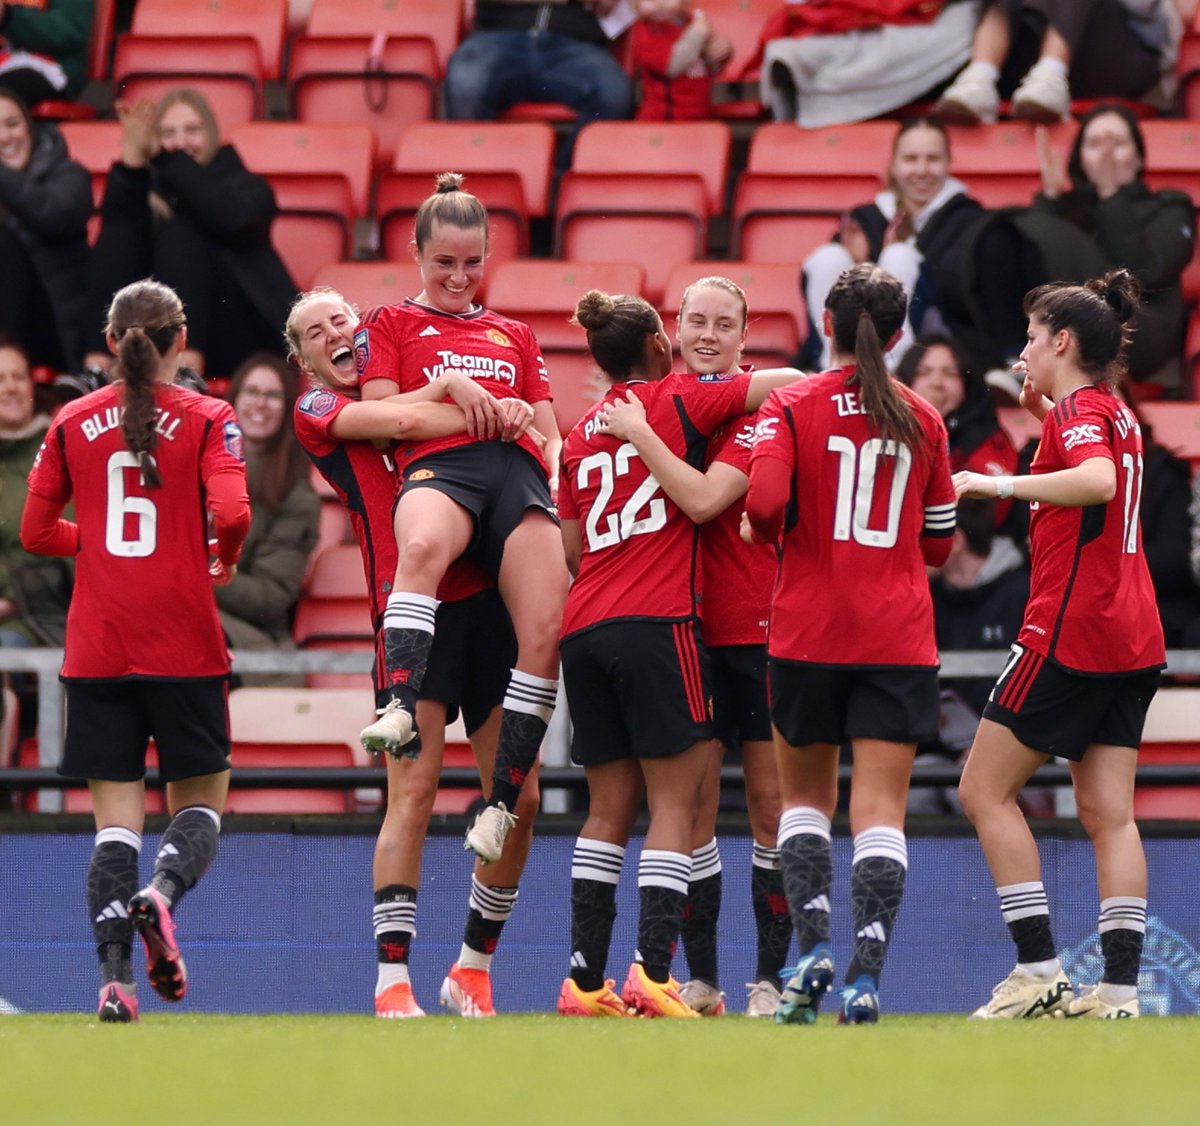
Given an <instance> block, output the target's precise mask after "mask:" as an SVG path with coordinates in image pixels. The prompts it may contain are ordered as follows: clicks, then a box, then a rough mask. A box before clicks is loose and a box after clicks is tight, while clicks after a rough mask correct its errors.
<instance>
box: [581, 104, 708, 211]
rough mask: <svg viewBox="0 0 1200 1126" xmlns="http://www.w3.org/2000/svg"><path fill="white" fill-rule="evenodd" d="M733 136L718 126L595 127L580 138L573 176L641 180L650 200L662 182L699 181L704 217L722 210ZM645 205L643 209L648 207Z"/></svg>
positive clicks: (623, 123) (704, 123)
mask: <svg viewBox="0 0 1200 1126" xmlns="http://www.w3.org/2000/svg"><path fill="white" fill-rule="evenodd" d="M730 146H731V134H730V132H729V126H727V125H724V124H722V123H721V122H717V121H676V122H651V121H593V122H591V124H589V125H585V126H584V127H583V129H581V130H580V132H579V137H578V139H577V140H576V142H575V149H574V151H573V153H572V156H571V172H572V173H573V174H575V175H576V176H579V175H592V174H598V175H604V176H608V175H613V174H619V175H622V176H625V177H626V178H630V179H632V178H637V179H641V178H643V177H645V182H643V184H642V188H643V191H644V194H645V195H647V196H650V197H651V204H652V197H653V194H654V193H655V192H657V191H658V189H659V186H660V185H661V184H662V183H663V180H664V179H665V178H668V177H669V178H672V179H690V178H698V179H699V180H700V182H701V184H702V185H703V188H704V198H705V201H706V214H708V215H718V214H720V213H721V211H722V210H724V207H725V187H726V180H727V179H728V176H729V159H730ZM651 204H648V203H646V202H643V208H645V207H646V206H649V205H651Z"/></svg>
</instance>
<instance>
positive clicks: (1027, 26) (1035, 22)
mask: <svg viewBox="0 0 1200 1126" xmlns="http://www.w3.org/2000/svg"><path fill="white" fill-rule="evenodd" d="M995 3H996V4H998V5H999V7H1000V8H1002V9H1003V10H1004V12H1005V13H1006V14H1007V15H1008V19H1009V26H1010V27H1011V29H1012V45H1011V46H1010V47H1009V50H1008V56H1007V58H1006V59H1005V60H1004V66H1003V67H1002V68H1001V71H1000V96H1001V97H1004V98H1008V97H1011V96H1012V92H1013V90H1014V89H1016V87H1017V84H1018V83H1019V82H1020V81H1021V79H1022V78H1024V77H1025V74H1026V72H1027V71H1028V70H1029V68H1030V67H1031V66H1033V64H1034V63H1035V62H1037V60H1038V56H1039V55H1040V54H1041V50H1042V36H1043V35H1044V34H1045V32H1046V27H1047V25H1049V26H1050V27H1053V28H1054V29H1055V31H1057V32H1058V33H1059V35H1061V36H1062V37H1063V39H1065V40H1066V41H1067V46H1068V47H1070V49H1071V73H1070V79H1069V80H1070V84H1071V96H1072V97H1075V98H1140V97H1141V96H1142V95H1143V94H1145V93H1146V92H1147V91H1149V90H1151V89H1153V87H1154V86H1155V84H1156V83H1157V82H1158V80H1159V78H1160V77H1161V74H1162V64H1161V62H1160V60H1159V57H1158V55H1157V54H1156V53H1155V52H1154V51H1152V50H1151V49H1150V48H1149V47H1147V46H1145V45H1144V44H1143V43H1142V42H1141V41H1140V40H1139V39H1138V38H1137V36H1135V35H1134V33H1133V31H1132V30H1131V28H1130V21H1129V13H1128V12H1127V11H1126V10H1125V8H1124V7H1123V6H1122V5H1121V3H1120V0H1086V2H1084V0H995Z"/></svg>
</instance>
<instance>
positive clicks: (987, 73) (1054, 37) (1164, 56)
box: [934, 0, 1196, 124]
mask: <svg viewBox="0 0 1200 1126" xmlns="http://www.w3.org/2000/svg"><path fill="white" fill-rule="evenodd" d="M1195 7H1196V2H1195V0H1088V2H1087V3H1081V2H1080V0H990V2H989V3H988V4H987V6H986V7H985V8H984V12H983V16H982V17H981V19H980V21H979V26H978V27H977V28H976V30H975V38H974V40H973V42H972V44H971V61H970V63H968V64H967V66H966V68H965V69H964V70H963V71H962V73H961V74H959V76H958V77H957V78H956V79H955V80H954V81H953V82H952V83H951V84H950V86H949V87H948V88H947V89H946V91H945V93H944V94H942V96H941V98H940V99H939V100H938V103H937V106H936V107H935V110H934V112H935V113H936V114H937V116H938V117H939V118H941V119H942V120H945V121H956V122H962V123H967V124H976V123H978V122H993V121H995V120H996V117H997V115H998V113H999V106H1000V99H1001V97H1004V98H1011V99H1012V115H1013V116H1014V117H1018V118H1022V119H1024V120H1026V121H1040V122H1044V123H1047V124H1049V123H1050V122H1054V121H1064V120H1066V118H1067V117H1069V116H1070V112H1071V99H1072V97H1075V98H1142V97H1145V96H1147V95H1150V94H1152V93H1153V92H1154V91H1155V87H1156V86H1159V85H1160V84H1161V83H1163V82H1164V80H1165V81H1166V83H1167V85H1164V86H1163V89H1162V91H1161V94H1162V96H1163V97H1165V98H1166V99H1167V100H1168V102H1169V98H1170V95H1171V92H1172V91H1171V86H1170V83H1171V77H1172V74H1173V71H1174V68H1175V61H1176V59H1177V58H1178V54H1179V41H1180V39H1181V38H1182V35H1183V17H1185V16H1186V18H1188V19H1190V17H1191V14H1192V13H1193V12H1194V10H1195Z"/></svg>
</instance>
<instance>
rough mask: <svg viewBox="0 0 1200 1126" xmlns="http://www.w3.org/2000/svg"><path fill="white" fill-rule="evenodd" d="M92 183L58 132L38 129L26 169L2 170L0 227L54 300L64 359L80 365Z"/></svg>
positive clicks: (45, 126) (46, 127) (52, 310)
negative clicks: (13, 240) (14, 241)
mask: <svg viewBox="0 0 1200 1126" xmlns="http://www.w3.org/2000/svg"><path fill="white" fill-rule="evenodd" d="M91 213H92V181H91V177H90V176H89V175H88V172H87V169H85V168H84V167H83V165H81V164H77V163H76V162H75V161H73V160H72V159H71V158H70V156H69V155H68V154H67V145H66V142H65V141H64V140H63V137H62V134H61V133H60V132H59V131H58V127H57V126H56V125H52V124H40V125H39V126H38V127H37V132H36V135H35V137H34V144H33V152H32V153H31V154H30V157H29V164H28V166H27V167H26V168H24V169H21V170H19V171H18V170H16V169H12V168H6V167H4V166H2V165H0V222H3V223H4V225H5V226H6V227H7V228H8V229H9V230H10V231H11V232H12V233H13V234H14V235H15V237H16V238H17V239H18V240H19V241H20V243H21V245H22V246H24V247H25V249H26V251H27V252H28V253H29V257H30V260H31V261H32V262H33V268H34V270H35V271H36V272H37V275H38V279H39V280H40V281H41V283H42V286H43V287H44V288H45V290H46V293H47V294H48V295H49V297H50V305H51V308H50V309H49V310H47V314H48V315H50V316H53V318H54V323H55V326H56V328H57V330H58V338H59V343H60V347H61V349H62V354H63V359H64V361H65V362H66V364H67V366H68V368H76V367H77V366H78V364H79V360H80V354H81V348H82V343H83V335H82V333H83V322H84V317H85V314H86V310H87V303H86V288H85V285H86V278H87V268H88V267H87V263H88V244H87V221H88V217H89V216H90V215H91Z"/></svg>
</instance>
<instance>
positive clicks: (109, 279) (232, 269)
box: [88, 89, 296, 376]
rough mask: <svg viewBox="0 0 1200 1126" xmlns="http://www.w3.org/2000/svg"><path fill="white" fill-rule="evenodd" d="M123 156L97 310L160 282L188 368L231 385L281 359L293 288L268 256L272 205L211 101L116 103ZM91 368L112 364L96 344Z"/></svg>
mask: <svg viewBox="0 0 1200 1126" xmlns="http://www.w3.org/2000/svg"><path fill="white" fill-rule="evenodd" d="M116 110H117V117H118V119H119V120H120V122H121V155H120V160H118V161H117V162H115V163H114V164H113V166H112V168H111V169H110V170H109V173H108V181H107V183H106V185H105V191H104V203H103V205H102V208H101V216H102V223H101V228H100V237H99V239H98V241H97V243H96V248H95V253H94V255H93V270H92V276H91V284H90V294H89V303H90V306H91V307H92V308H95V309H97V310H99V309H102V308H104V307H106V305H107V302H108V300H109V298H110V295H111V294H112V292H113V290H115V289H118V288H119V287H120V286H122V285H125V284H127V283H129V282H130V281H131V280H133V279H135V278H140V277H145V276H147V275H149V274H153V275H154V276H155V277H156V278H159V279H161V280H162V281H163V282H165V283H167V284H168V285H170V286H171V287H172V288H173V289H174V290H175V291H176V292H177V293H178V294H179V296H180V298H181V299H182V301H183V302H184V305H185V307H186V308H187V311H188V329H189V337H188V351H187V353H186V354H185V356H184V360H183V362H184V363H185V364H186V365H187V366H188V367H191V368H193V369H195V371H197V372H198V373H199V374H200V375H203V376H214V375H216V376H223V375H228V374H230V373H231V372H232V371H233V370H234V369H235V368H236V367H237V366H238V364H240V363H241V361H242V360H243V359H244V358H245V357H246V356H247V355H249V354H250V353H251V352H254V351H258V350H265V351H269V352H273V353H276V354H279V353H281V350H282V346H281V344H280V337H279V328H278V326H279V325H281V324H283V323H284V321H286V320H287V312H288V308H289V306H290V305H291V302H292V299H293V298H294V297H295V296H296V287H295V284H294V283H293V282H292V279H291V277H289V275H288V272H287V268H286V267H285V266H284V264H283V263H282V261H280V258H279V255H278V254H277V253H276V252H275V249H274V247H273V246H272V245H271V220H272V219H273V218H274V217H275V210H276V208H275V196H274V193H273V192H272V191H271V187H270V185H269V184H268V183H267V182H266V180H264V179H263V178H262V177H261V176H257V175H255V174H254V173H253V172H249V171H247V169H246V167H245V165H243V164H242V161H241V157H239V156H238V154H237V151H236V150H235V149H234V148H232V147H231V146H230V145H222V144H221V143H220V137H219V134H218V130H217V121H216V118H215V117H214V116H213V111H212V107H211V106H209V104H208V102H207V101H206V100H205V98H204V97H203V95H201V94H199V93H197V92H196V91H195V90H187V89H178V90H172V91H170V92H168V93H167V94H166V95H164V96H163V98H162V100H161V101H160V102H159V103H158V105H157V106H155V105H154V104H153V103H152V102H149V101H146V100H144V99H143V100H140V101H138V102H135V103H133V104H128V103H123V102H118V103H117V106H116ZM88 346H89V355H88V361H89V363H92V362H95V363H101V364H106V363H107V361H108V357H107V355H106V354H104V353H103V352H102V351H101V342H100V339H99V336H98V335H97V336H95V338H94V339H92V340H91V341H89V344H88Z"/></svg>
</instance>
